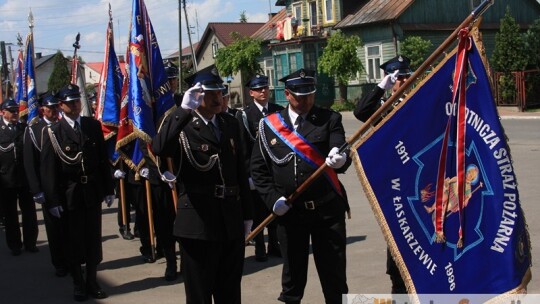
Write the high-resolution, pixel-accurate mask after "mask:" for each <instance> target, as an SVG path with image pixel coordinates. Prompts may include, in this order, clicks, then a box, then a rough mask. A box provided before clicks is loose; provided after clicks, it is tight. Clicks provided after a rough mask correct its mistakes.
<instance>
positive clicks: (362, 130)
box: [245, 0, 494, 243]
mask: <svg viewBox="0 0 540 304" xmlns="http://www.w3.org/2000/svg"><path fill="white" fill-rule="evenodd" d="M493 2H494V0H484V1H483V2H482V3H481V4H480V5H479V6H478V7H477V8H476V9H475V10H474V11H473V12H472V13H471V14H470V15H469V16H467V18H465V20H463V22H461V24H460V25H459V26H458V27H457V28H456V29H455V30H454V31H453V32H452V34H450V36H448V38H446V40H445V41H444V42H443V43H442V44H441V45H440V46H439V47H438V48H437V49H436V50H435V51H434V52H433V53H432V54H431V55H430V56H429V57H428V59H426V61H424V63H422V65H421V66H420V67H419V68H418V69H417V70H416V71H414V73H413V74H412V75H411V77H409V79H407V80H406V81H405V83H403V85H402V86H401V87H400V88H399V89H398V90H397V91H396V92H395V93H394V94H392V96H390V98H388V100H386V102H385V103H384V104H382V105H381V107H380V108H379V109H378V110H377V111H376V112H375V113H374V114H373V115H371V117H370V118H369V119H368V120H367V121H366V122H365V123H364V124H362V126H360V128H359V129H358V130H357V131H356V132H355V133H354V134H353V135H352V136H351V137H349V139H347V142H346V143H345V144H343V146H341V147H340V148H339V152H338V153H343V152H345V151H346V150H347V149H348V148H350V147H351V146H352V145H353V144H354V143H355V142H356V141H358V139H360V137H361V136H362V135H363V134H364V133H365V132H366V131H367V130H368V129H369V128H370V127H371V124H373V123H375V122H377V121H378V120H379V119H380V118H381V116H382V114H384V113H386V112H387V111H388V110H390V108H391V107H392V106H393V104H394V102H395V101H396V100H397V99H398V98H399V97H401V95H403V93H404V92H405V91H407V90H408V89H409V88H410V87H411V85H412V84H413V83H414V82H415V81H416V79H418V78H419V77H420V76H421V75H423V74H424V73H425V71H426V70H427V69H428V68H429V67H430V66H431V65H432V64H433V62H435V60H437V58H439V56H440V55H441V54H442V53H443V52H444V51H445V50H446V49H447V48H448V47H450V45H451V44H452V43H454V41H455V40H456V38H457V36H458V34H459V31H460V30H461V29H463V28H465V27H470V26H471V25H472V24H473V23H474V21H475V20H476V19H478V17H480V16H481V15H482V14H483V13H484V12H485V11H486V10H487V9H488V8H489V7H490V6H491V5H492V4H493ZM326 167H327V165H326V163H323V164H322V166H320V167H319V168H318V169H317V170H316V171H315V172H313V174H312V175H311V176H310V177H309V178H308V179H307V180H306V181H305V182H304V183H302V184H301V185H300V186H299V187H298V188H296V190H295V191H294V192H293V193H291V194H290V195H289V196H288V197H287V204H288V205H291V204H292V203H293V202H294V201H295V200H296V199H297V198H298V196H299V195H300V194H301V193H302V192H304V191H305V190H306V189H307V188H308V187H309V186H310V185H311V184H312V183H313V182H314V181H315V180H316V179H317V178H318V177H319V176H320V175H321V174H323V173H324V170H325V169H326ZM276 217H277V215H276V214H274V213H272V214H270V215H269V216H268V217H267V218H266V219H265V220H264V221H263V222H262V223H261V224H260V225H259V226H257V227H256V228H255V229H254V230H252V231H251V233H250V234H249V235H248V236H247V237H246V240H245V241H246V243H247V242H249V241H251V240H252V239H253V238H254V237H255V236H256V235H257V234H259V233H260V232H261V231H262V230H263V229H264V227H266V226H267V225H268V224H270V223H271V222H272V221H273V220H274V219H275V218H276Z"/></svg>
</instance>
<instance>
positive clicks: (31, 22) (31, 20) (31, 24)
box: [28, 8, 34, 30]
mask: <svg viewBox="0 0 540 304" xmlns="http://www.w3.org/2000/svg"><path fill="white" fill-rule="evenodd" d="M28 27H29V28H30V30H32V29H33V28H34V15H33V14H32V8H30V13H28Z"/></svg>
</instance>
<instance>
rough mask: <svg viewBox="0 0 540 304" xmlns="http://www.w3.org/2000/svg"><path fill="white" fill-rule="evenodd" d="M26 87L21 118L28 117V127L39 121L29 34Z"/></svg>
mask: <svg viewBox="0 0 540 304" xmlns="http://www.w3.org/2000/svg"><path fill="white" fill-rule="evenodd" d="M23 75H24V76H25V78H26V79H25V82H26V83H25V85H26V99H25V100H23V101H22V103H21V104H20V105H21V108H22V111H21V113H20V115H21V116H25V115H28V117H27V119H26V121H27V123H28V125H29V126H31V125H33V124H34V123H36V122H37V121H38V120H39V105H38V100H37V98H38V96H37V88H36V74H35V70H34V38H33V35H32V34H31V33H30V34H28V37H27V38H26V52H25V58H24V73H23Z"/></svg>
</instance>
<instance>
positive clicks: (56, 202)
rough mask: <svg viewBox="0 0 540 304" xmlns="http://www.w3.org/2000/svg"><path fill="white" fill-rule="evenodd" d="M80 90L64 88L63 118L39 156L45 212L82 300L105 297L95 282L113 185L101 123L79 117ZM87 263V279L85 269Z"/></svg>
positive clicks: (61, 93) (45, 137)
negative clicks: (59, 229) (62, 242)
mask: <svg viewBox="0 0 540 304" xmlns="http://www.w3.org/2000/svg"><path fill="white" fill-rule="evenodd" d="M80 96H81V95H80V92H79V88H78V87H77V86H76V85H74V84H69V85H67V86H65V87H63V88H62V89H61V90H60V91H59V92H58V93H57V94H56V97H57V98H58V99H59V100H60V108H61V109H62V111H63V118H62V119H61V120H59V121H58V122H57V123H54V124H51V125H50V126H48V127H47V131H46V132H44V133H43V144H42V149H41V155H40V162H41V172H40V173H41V175H40V176H41V182H42V188H43V192H44V193H45V202H44V204H43V205H44V208H46V209H47V210H48V211H49V213H50V214H51V215H52V216H54V217H56V218H58V219H60V220H62V221H63V223H64V225H65V227H66V228H64V229H65V233H66V235H67V236H66V238H67V240H68V245H67V247H68V254H67V260H68V263H69V268H70V271H71V275H72V277H73V285H74V289H73V298H74V299H75V300H76V301H84V300H86V299H87V297H88V295H90V296H92V297H93V298H96V299H102V298H106V297H107V294H106V293H105V292H104V291H103V290H102V289H101V287H100V286H99V284H98V283H97V266H98V264H99V263H100V262H101V260H102V257H103V253H102V243H101V242H102V241H101V202H102V201H105V203H106V204H107V206H111V204H112V202H113V200H114V185H113V181H112V175H111V168H110V163H109V159H108V157H107V151H106V147H105V142H104V139H103V133H102V131H101V124H100V123H99V122H98V121H97V120H95V119H93V118H90V117H81V116H80V113H81V100H80ZM82 263H86V278H83V272H82V268H81V264H82Z"/></svg>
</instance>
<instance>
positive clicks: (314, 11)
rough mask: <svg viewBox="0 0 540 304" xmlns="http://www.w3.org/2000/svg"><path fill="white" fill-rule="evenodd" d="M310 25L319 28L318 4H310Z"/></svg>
mask: <svg viewBox="0 0 540 304" xmlns="http://www.w3.org/2000/svg"><path fill="white" fill-rule="evenodd" d="M309 23H310V25H311V27H315V26H317V2H315V1H313V2H310V3H309Z"/></svg>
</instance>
